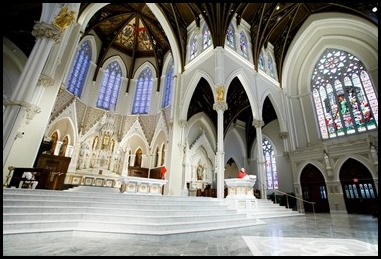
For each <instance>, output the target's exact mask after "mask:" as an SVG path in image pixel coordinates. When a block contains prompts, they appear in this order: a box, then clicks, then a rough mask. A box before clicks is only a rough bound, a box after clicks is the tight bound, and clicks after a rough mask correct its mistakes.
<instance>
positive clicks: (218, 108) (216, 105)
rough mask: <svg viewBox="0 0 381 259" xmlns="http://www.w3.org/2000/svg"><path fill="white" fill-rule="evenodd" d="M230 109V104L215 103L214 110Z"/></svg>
mask: <svg viewBox="0 0 381 259" xmlns="http://www.w3.org/2000/svg"><path fill="white" fill-rule="evenodd" d="M227 109H228V104H227V103H224V102H217V103H214V104H213V110H215V111H221V110H222V111H226V110H227Z"/></svg>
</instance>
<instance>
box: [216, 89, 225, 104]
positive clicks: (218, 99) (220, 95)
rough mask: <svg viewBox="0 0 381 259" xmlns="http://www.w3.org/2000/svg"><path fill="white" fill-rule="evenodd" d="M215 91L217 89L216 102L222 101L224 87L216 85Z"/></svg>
mask: <svg viewBox="0 0 381 259" xmlns="http://www.w3.org/2000/svg"><path fill="white" fill-rule="evenodd" d="M216 91H217V102H222V101H224V87H223V86H219V87H217V89H216Z"/></svg>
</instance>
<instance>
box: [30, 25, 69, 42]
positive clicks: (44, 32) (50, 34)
mask: <svg viewBox="0 0 381 259" xmlns="http://www.w3.org/2000/svg"><path fill="white" fill-rule="evenodd" d="M61 33H62V31H61V30H59V29H58V28H56V27H54V26H53V25H50V24H47V23H45V22H36V23H35V24H34V26H33V31H32V35H33V36H34V37H36V38H48V39H53V40H54V42H56V43H58V42H59V41H60V36H61Z"/></svg>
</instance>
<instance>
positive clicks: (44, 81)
mask: <svg viewBox="0 0 381 259" xmlns="http://www.w3.org/2000/svg"><path fill="white" fill-rule="evenodd" d="M53 84H54V79H53V78H51V77H49V76H45V75H41V76H40V78H39V79H38V85H42V86H44V87H49V86H52V85H53Z"/></svg>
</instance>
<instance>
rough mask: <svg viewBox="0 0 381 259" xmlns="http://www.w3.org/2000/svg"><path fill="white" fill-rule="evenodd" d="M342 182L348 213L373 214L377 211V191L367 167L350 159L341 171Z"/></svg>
mask: <svg viewBox="0 0 381 259" xmlns="http://www.w3.org/2000/svg"><path fill="white" fill-rule="evenodd" d="M340 181H341V185H342V188H343V193H344V200H345V206H346V208H347V212H348V213H350V214H351V213H354V214H372V213H373V212H374V211H375V210H376V209H377V207H378V205H377V191H376V188H375V186H374V181H373V178H372V174H371V173H370V172H369V170H368V169H367V168H366V166H364V165H363V164H362V163H360V162H358V161H357V160H355V159H348V160H347V161H346V162H345V163H344V164H343V166H342V167H341V169H340Z"/></svg>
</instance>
